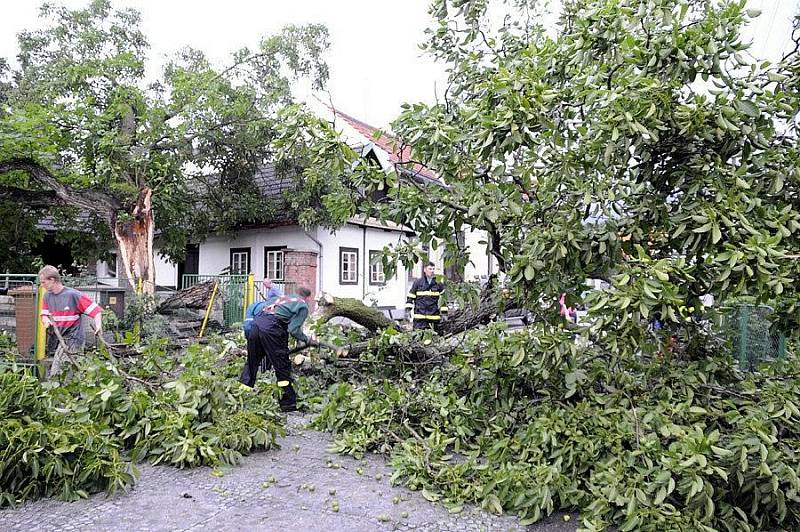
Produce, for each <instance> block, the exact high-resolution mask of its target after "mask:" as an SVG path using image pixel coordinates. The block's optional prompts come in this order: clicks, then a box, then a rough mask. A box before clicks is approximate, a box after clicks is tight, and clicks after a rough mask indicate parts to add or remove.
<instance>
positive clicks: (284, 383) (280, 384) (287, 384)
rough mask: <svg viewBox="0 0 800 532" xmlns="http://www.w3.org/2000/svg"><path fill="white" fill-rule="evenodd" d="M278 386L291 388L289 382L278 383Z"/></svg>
mask: <svg viewBox="0 0 800 532" xmlns="http://www.w3.org/2000/svg"><path fill="white" fill-rule="evenodd" d="M278 386H280V387H281V388H286V387H287V386H289V381H278Z"/></svg>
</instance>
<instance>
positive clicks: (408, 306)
mask: <svg viewBox="0 0 800 532" xmlns="http://www.w3.org/2000/svg"><path fill="white" fill-rule="evenodd" d="M412 308H414V305H413V304H412V303H406V309H408V310H411V309H412Z"/></svg>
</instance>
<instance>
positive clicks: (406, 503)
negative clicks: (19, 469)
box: [0, 415, 575, 532]
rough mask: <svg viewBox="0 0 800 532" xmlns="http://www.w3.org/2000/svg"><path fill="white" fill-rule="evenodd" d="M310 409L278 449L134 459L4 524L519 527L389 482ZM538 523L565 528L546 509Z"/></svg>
mask: <svg viewBox="0 0 800 532" xmlns="http://www.w3.org/2000/svg"><path fill="white" fill-rule="evenodd" d="M309 419H310V418H309V417H304V416H300V415H291V416H289V434H288V435H287V437H286V438H284V439H283V440H281V446H282V447H281V449H280V450H275V451H270V452H265V453H257V454H255V455H252V456H249V457H245V459H244V461H243V462H242V464H240V465H239V466H237V467H231V468H225V469H223V473H224V474H223V476H221V477H216V476H214V475H212V469H211V468H207V467H202V468H196V469H189V470H180V469H176V468H174V467H170V466H156V467H154V466H150V465H147V464H143V465H141V466H140V468H139V469H140V471H141V477H140V479H139V482H138V483H137V485H136V487H135V488H134V489H133V490H132V491H131V492H130V493H119V494H115V495H113V496H111V497H106V496H105V495H103V494H98V495H95V496H93V497H91V498H89V499H88V500H82V501H78V502H73V503H65V502H61V501H57V500H52V499H48V500H40V501H36V502H32V503H28V504H25V505H23V506H21V507H19V508H15V509H6V510H0V530H3V531H17V530H18V531H22V530H25V531H28V530H37V531H47V530H53V531H70V530H92V531H97V530H137V531H151V530H153V531H155V530H158V531H161V530H214V531H239V530H298V531H305V530H324V531H348V532H350V531H372V530H411V529H414V530H425V531H449V530H459V531H460V530H467V531H472V530H474V531H478V530H486V531H494V530H503V531H506V530H523V529H524V527H521V526H520V525H519V524H518V521H517V520H516V519H515V518H513V517H509V516H495V515H491V514H487V513H485V512H482V511H480V510H478V509H476V508H467V507H465V510H464V511H463V512H461V513H460V514H450V513H448V511H447V510H446V509H445V508H443V507H442V506H441V505H435V504H431V503H429V502H428V501H426V500H425V499H424V498H423V497H422V495H421V494H420V493H419V492H412V491H409V490H407V489H404V488H399V487H392V486H391V485H390V483H389V477H390V470H389V468H388V466H387V465H386V463H385V461H384V460H383V459H382V458H381V457H378V456H370V457H369V459H368V460H366V461H358V460H354V459H352V458H349V457H342V456H339V455H335V454H331V453H329V452H327V446H328V444H329V443H330V436H329V435H328V434H324V433H320V432H316V431H312V430H305V429H303V428H302V426H303V424H304V423H305V422H307V421H308V420H309ZM528 530H535V531H537V532H568V531H569V532H571V531H574V530H575V525H574V522H570V523H565V522H564V521H563V520H562V519H561V518H560V517H553V518H552V519H551V520H550V524H547V523H544V524H538V525H536V526H534V527H528Z"/></svg>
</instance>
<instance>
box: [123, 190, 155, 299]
mask: <svg viewBox="0 0 800 532" xmlns="http://www.w3.org/2000/svg"><path fill="white" fill-rule="evenodd" d="M152 195H153V191H152V190H151V189H150V188H149V187H143V188H142V189H141V190H140V191H139V197H138V198H137V199H136V204H135V205H134V207H133V212H132V213H131V216H130V218H128V219H126V220H119V218H117V219H116V220H115V223H114V227H113V230H114V239H115V240H116V241H117V248H118V250H119V257H120V262H121V263H122V266H123V268H124V269H125V276H126V277H127V279H128V283H129V284H130V285H131V288H132V289H134V290H137V289H138V287H137V283H138V281H139V280H140V279H141V281H142V286H141V289H142V292H143V293H145V294H153V293H155V288H156V277H155V265H154V263H153V262H154V261H153V232H154V226H155V219H154V216H153V206H152Z"/></svg>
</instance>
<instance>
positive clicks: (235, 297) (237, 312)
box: [181, 273, 247, 327]
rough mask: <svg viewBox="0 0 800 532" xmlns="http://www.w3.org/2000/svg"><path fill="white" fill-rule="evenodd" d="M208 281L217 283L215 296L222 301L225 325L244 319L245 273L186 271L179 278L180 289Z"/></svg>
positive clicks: (229, 325) (228, 325)
mask: <svg viewBox="0 0 800 532" xmlns="http://www.w3.org/2000/svg"><path fill="white" fill-rule="evenodd" d="M209 281H212V282H216V283H218V284H217V295H216V297H217V298H219V301H221V302H222V319H223V321H224V325H225V327H231V326H233V325H234V324H236V323H241V322H242V320H243V319H244V308H245V307H244V305H245V295H246V289H247V275H197V274H190V273H187V274H184V275H183V278H182V279H181V289H183V288H188V287H190V286H194V285H197V284H200V283H205V282H209Z"/></svg>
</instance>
